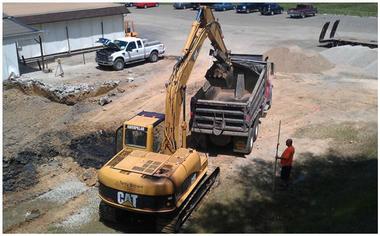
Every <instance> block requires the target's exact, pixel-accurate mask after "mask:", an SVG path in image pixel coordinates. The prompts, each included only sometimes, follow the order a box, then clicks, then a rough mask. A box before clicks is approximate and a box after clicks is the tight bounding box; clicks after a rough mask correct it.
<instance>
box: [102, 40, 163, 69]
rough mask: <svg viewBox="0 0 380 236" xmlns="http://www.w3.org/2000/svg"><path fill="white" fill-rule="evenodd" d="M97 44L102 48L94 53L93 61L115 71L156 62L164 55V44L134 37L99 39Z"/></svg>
mask: <svg viewBox="0 0 380 236" xmlns="http://www.w3.org/2000/svg"><path fill="white" fill-rule="evenodd" d="M97 42H98V43H101V44H103V46H104V48H102V49H100V50H98V51H97V52H96V58H95V61H96V62H97V63H98V65H100V66H112V67H113V68H114V69H115V70H122V69H124V65H125V64H129V63H134V62H139V61H144V60H149V61H150V62H156V61H158V59H159V57H163V56H164V53H165V46H164V44H162V43H160V42H158V41H148V40H147V39H140V38H136V37H125V38H122V39H117V40H114V41H111V40H109V39H105V38H100V39H99V40H98V41H97Z"/></svg>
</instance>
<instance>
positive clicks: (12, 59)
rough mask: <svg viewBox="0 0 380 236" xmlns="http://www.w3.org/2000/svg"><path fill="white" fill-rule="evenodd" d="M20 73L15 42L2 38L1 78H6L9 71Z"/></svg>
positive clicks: (17, 74)
mask: <svg viewBox="0 0 380 236" xmlns="http://www.w3.org/2000/svg"><path fill="white" fill-rule="evenodd" d="M12 72H13V73H14V74H15V75H16V76H19V75H20V71H19V68H18V60H17V52H16V43H15V42H14V41H9V40H6V39H4V40H3V80H6V79H7V78H8V76H9V75H10V74H11V73H12Z"/></svg>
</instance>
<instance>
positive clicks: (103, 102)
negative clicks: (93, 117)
mask: <svg viewBox="0 0 380 236" xmlns="http://www.w3.org/2000/svg"><path fill="white" fill-rule="evenodd" d="M110 102H112V99H111V98H110V97H109V96H104V97H101V98H100V99H99V105H101V106H104V105H106V104H108V103H110Z"/></svg>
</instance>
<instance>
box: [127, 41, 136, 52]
mask: <svg viewBox="0 0 380 236" xmlns="http://www.w3.org/2000/svg"><path fill="white" fill-rule="evenodd" d="M135 48H136V43H135V42H129V44H128V46H127V51H132V50H133V49H135Z"/></svg>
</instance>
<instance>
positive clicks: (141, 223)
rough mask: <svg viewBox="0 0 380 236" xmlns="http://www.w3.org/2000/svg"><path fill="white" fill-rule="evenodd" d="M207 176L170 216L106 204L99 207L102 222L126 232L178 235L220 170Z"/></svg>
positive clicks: (214, 170) (213, 171)
mask: <svg viewBox="0 0 380 236" xmlns="http://www.w3.org/2000/svg"><path fill="white" fill-rule="evenodd" d="M210 172H211V173H210V174H207V175H206V176H205V177H204V178H203V179H202V181H201V182H200V183H199V184H198V185H197V187H196V188H195V189H194V190H193V191H192V192H191V194H190V195H189V197H188V198H187V199H186V201H185V202H184V203H183V205H182V207H181V208H179V209H178V210H176V211H174V212H173V213H170V214H164V215H138V214H135V213H131V212H127V211H123V210H120V209H117V208H113V207H110V206H108V205H106V204H105V203H103V202H102V203H100V205H99V214H100V215H99V216H100V220H101V221H103V222H104V223H105V224H106V225H108V226H109V227H112V228H115V229H116V230H119V231H124V232H158V233H160V232H161V233H176V232H179V230H180V228H181V226H182V225H183V224H184V223H185V222H186V220H187V219H188V218H189V216H190V215H191V213H192V212H193V211H194V209H195V208H196V207H197V206H198V204H199V203H200V201H201V200H202V198H203V197H204V196H205V195H206V193H207V192H208V191H209V190H210V188H211V187H212V186H213V184H214V183H215V181H216V179H217V177H218V176H219V172H220V168H219V167H216V168H215V169H213V170H212V171H210Z"/></svg>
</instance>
